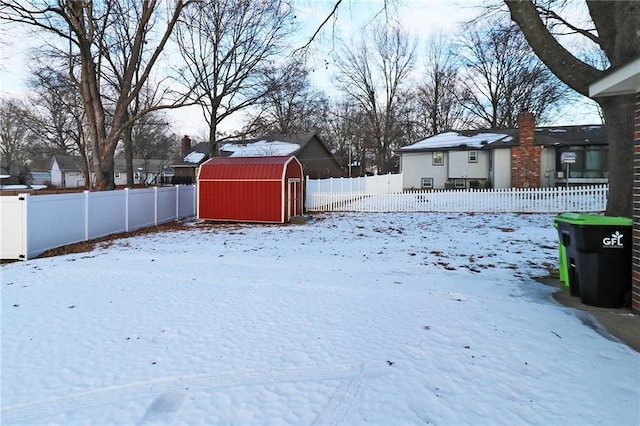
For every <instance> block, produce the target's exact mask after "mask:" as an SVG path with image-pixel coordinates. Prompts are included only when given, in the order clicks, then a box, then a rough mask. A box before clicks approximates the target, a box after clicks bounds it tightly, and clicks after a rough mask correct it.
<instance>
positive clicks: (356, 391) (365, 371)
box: [312, 365, 384, 425]
mask: <svg viewBox="0 0 640 426" xmlns="http://www.w3.org/2000/svg"><path fill="white" fill-rule="evenodd" d="M382 374H384V370H383V369H382V368H381V367H365V366H364V365H362V366H361V367H360V371H359V372H358V374H356V375H355V376H353V377H351V378H350V379H349V380H347V381H345V382H343V383H342V384H341V385H340V386H338V388H337V389H336V391H335V392H334V393H333V395H332V396H331V398H330V399H329V402H328V403H327V405H326V406H325V408H324V410H322V412H321V413H320V414H319V415H318V416H317V417H316V419H315V420H314V421H313V423H312V424H313V425H339V424H342V423H343V420H344V418H345V417H346V416H347V415H348V414H349V412H350V411H351V409H352V408H353V406H354V404H355V403H356V402H357V401H358V400H359V399H360V397H361V396H362V391H363V389H364V388H365V386H366V385H367V383H368V382H369V379H370V378H371V377H374V376H378V375H382Z"/></svg>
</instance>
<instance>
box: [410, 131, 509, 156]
mask: <svg viewBox="0 0 640 426" xmlns="http://www.w3.org/2000/svg"><path fill="white" fill-rule="evenodd" d="M510 133H512V132H511V131H510V132H507V131H495V130H493V131H453V130H452V131H448V132H444V133H439V134H437V135H435V136H431V137H429V138H426V139H423V140H421V141H418V142H416V143H414V144H412V145H407V146H405V147H402V148H400V149H399V150H398V151H399V152H401V153H403V152H416V151H436V150H443V149H446V150H456V149H458V150H467V149H484V148H488V147H489V146H490V147H491V148H498V147H508V146H513V145H515V144H516V142H517V137H514V136H513V135H511V134H510Z"/></svg>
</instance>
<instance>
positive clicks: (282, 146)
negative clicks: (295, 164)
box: [220, 139, 300, 157]
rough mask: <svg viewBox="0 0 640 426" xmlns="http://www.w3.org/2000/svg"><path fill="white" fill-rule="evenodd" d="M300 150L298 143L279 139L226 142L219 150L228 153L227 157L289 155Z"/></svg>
mask: <svg viewBox="0 0 640 426" xmlns="http://www.w3.org/2000/svg"><path fill="white" fill-rule="evenodd" d="M299 150H300V144H298V143H292V142H283V141H279V140H272V141H269V140H266V139H263V140H258V141H254V142H250V143H246V144H242V143H234V142H230V143H226V144H224V145H222V146H221V147H220V151H223V152H224V153H229V155H228V156H229V157H265V156H267V157H268V156H274V155H291V154H293V153H295V152H297V151H299Z"/></svg>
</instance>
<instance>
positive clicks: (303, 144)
mask: <svg viewBox="0 0 640 426" xmlns="http://www.w3.org/2000/svg"><path fill="white" fill-rule="evenodd" d="M219 154H220V157H272V156H282V155H293V156H295V157H296V158H297V159H298V161H300V163H301V164H302V168H303V170H304V174H305V176H309V177H311V178H313V179H319V178H327V177H339V176H343V171H342V168H341V167H340V164H339V163H338V161H337V160H336V159H335V157H334V156H333V154H332V153H331V151H329V149H328V148H327V146H326V145H325V143H324V142H323V141H322V139H321V138H320V136H318V134H317V133H315V132H310V133H304V134H298V135H272V136H264V137H260V138H252V139H238V140H229V141H227V142H225V143H222V144H221V145H220V153H219ZM208 159H209V144H208V143H206V142H201V143H199V144H197V145H196V146H194V147H191V140H190V139H189V138H188V137H187V136H185V137H184V138H182V158H181V159H180V160H179V161H175V162H174V163H173V164H172V165H171V167H172V168H173V170H174V173H175V177H174V178H173V183H176V184H180V183H194V182H195V181H196V176H197V175H198V168H199V167H200V165H201V164H202V163H204V162H205V161H207V160H208Z"/></svg>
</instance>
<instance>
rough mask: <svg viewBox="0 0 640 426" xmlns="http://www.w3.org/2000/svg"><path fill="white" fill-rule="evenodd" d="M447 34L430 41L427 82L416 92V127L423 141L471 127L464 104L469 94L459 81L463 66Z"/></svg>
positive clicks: (419, 83) (434, 37)
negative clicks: (423, 138) (424, 138)
mask: <svg viewBox="0 0 640 426" xmlns="http://www.w3.org/2000/svg"><path fill="white" fill-rule="evenodd" d="M450 48H451V46H450V45H448V44H447V41H446V39H445V36H444V34H442V33H440V34H437V35H434V36H432V37H431V38H430V39H429V41H428V46H427V53H426V61H425V70H426V71H425V75H424V79H423V80H422V81H420V82H418V83H417V85H416V88H415V91H414V100H415V104H416V105H415V116H416V126H417V127H418V130H419V131H420V133H421V135H420V136H421V137H424V136H428V135H434V134H437V133H441V132H443V131H445V130H448V129H463V128H466V127H467V126H468V125H470V122H471V120H470V118H469V116H468V114H467V113H466V109H465V104H466V103H467V101H468V93H467V91H466V90H465V89H464V87H463V82H462V81H461V80H462V79H461V77H460V71H459V68H460V65H459V63H458V62H457V58H456V56H455V54H454V53H453V52H452V51H451V49H450Z"/></svg>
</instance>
